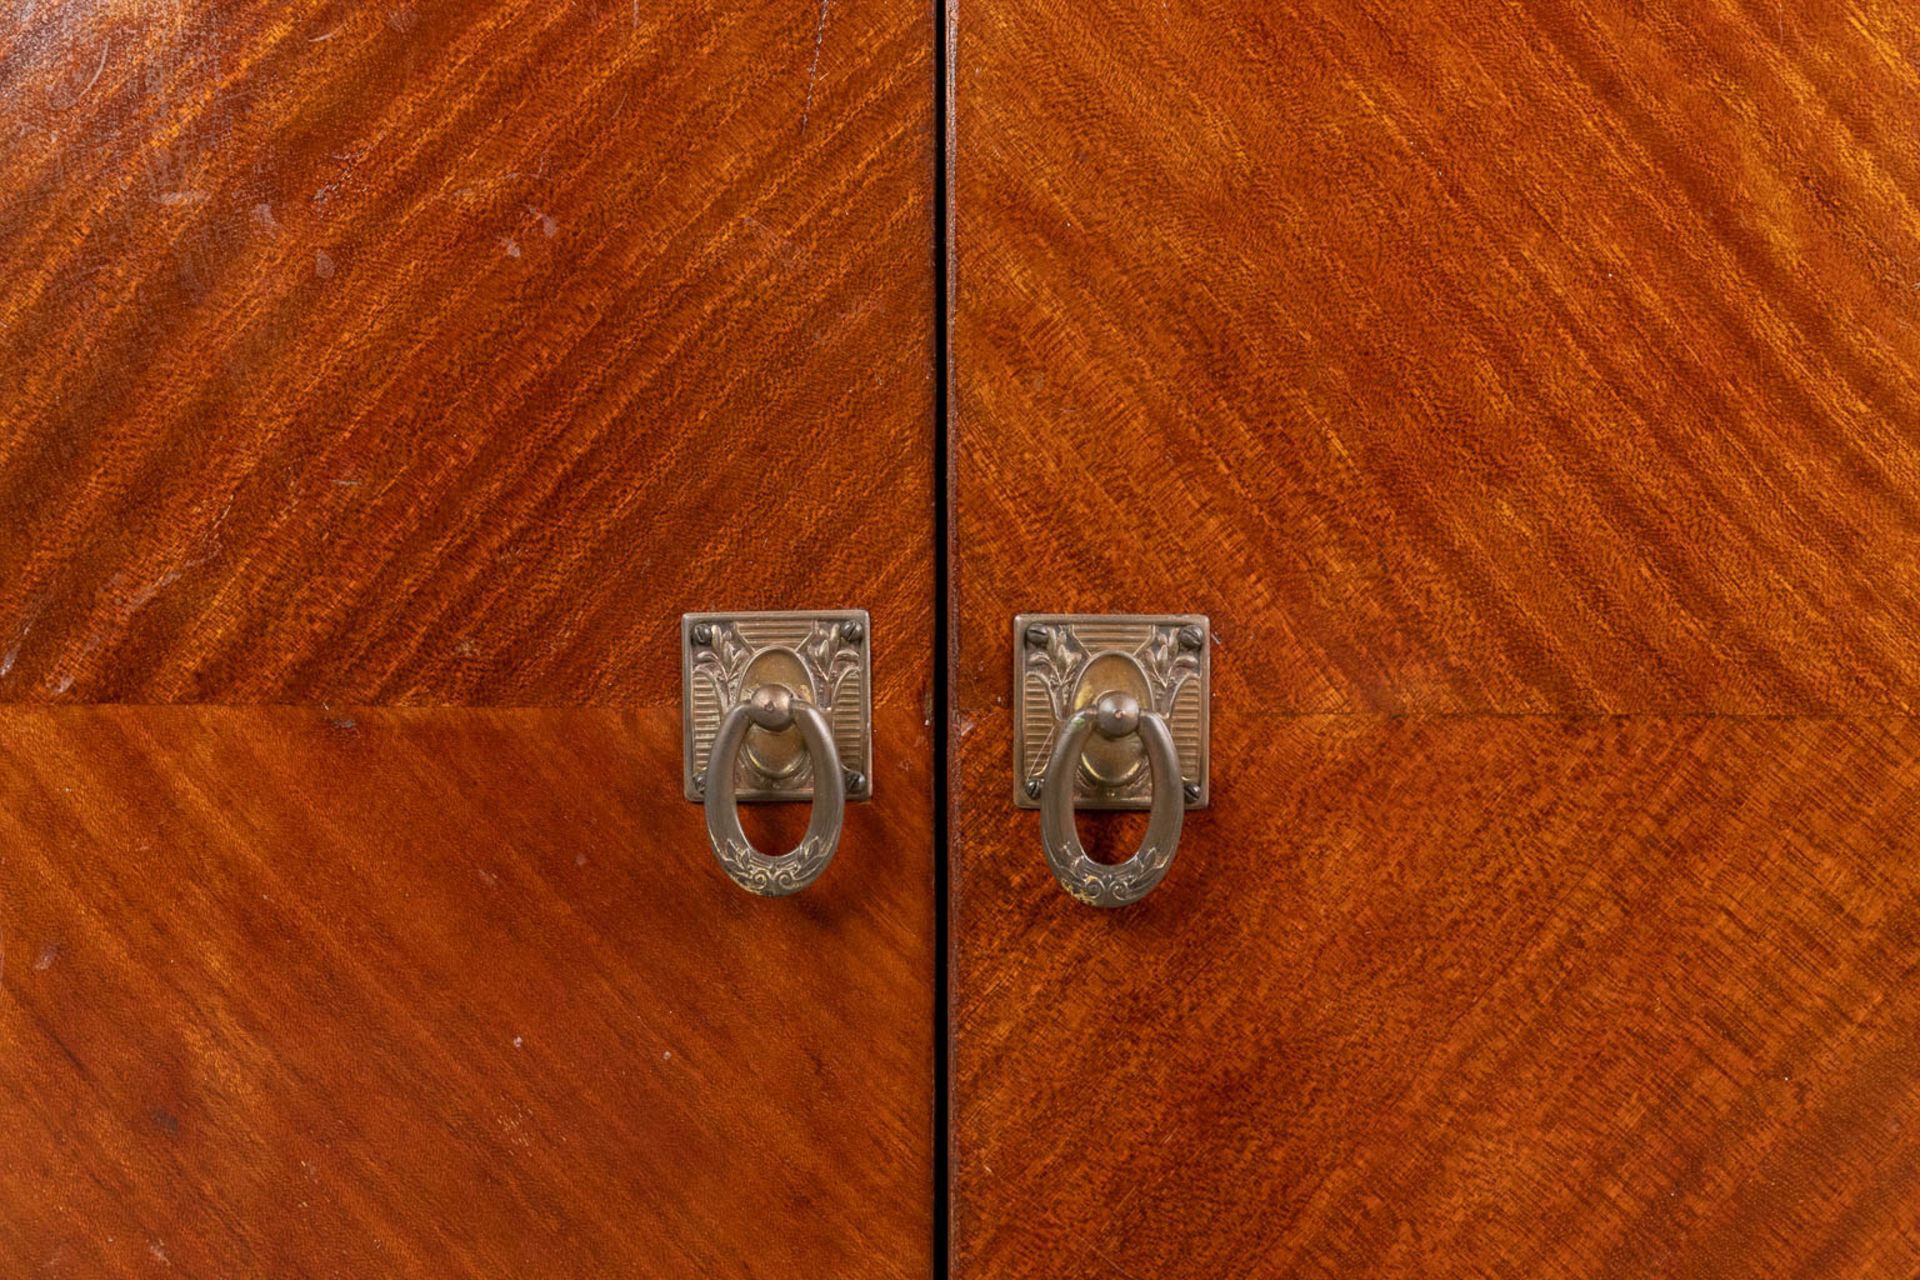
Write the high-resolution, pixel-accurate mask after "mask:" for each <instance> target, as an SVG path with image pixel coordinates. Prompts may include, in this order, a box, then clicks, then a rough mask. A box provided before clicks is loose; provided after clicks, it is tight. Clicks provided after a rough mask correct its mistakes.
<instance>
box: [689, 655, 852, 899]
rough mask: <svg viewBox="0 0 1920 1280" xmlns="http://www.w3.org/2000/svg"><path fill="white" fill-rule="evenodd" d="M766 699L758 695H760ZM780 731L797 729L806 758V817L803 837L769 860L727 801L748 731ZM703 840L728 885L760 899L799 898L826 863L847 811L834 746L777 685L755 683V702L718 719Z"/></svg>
mask: <svg viewBox="0 0 1920 1280" xmlns="http://www.w3.org/2000/svg"><path fill="white" fill-rule="evenodd" d="M763 695H765V696H763ZM756 724H757V725H759V726H761V727H762V728H765V729H773V730H776V731H777V730H780V729H784V728H786V727H787V726H788V725H789V724H797V725H799V726H800V737H801V739H802V740H803V741H804V742H805V743H806V744H807V754H808V755H809V756H811V757H812V758H813V817H812V818H811V820H809V821H808V823H807V833H806V835H804V836H802V837H801V839H800V844H799V846H798V847H797V848H795V849H794V851H793V852H792V853H787V854H782V855H781V856H779V857H777V858H770V857H768V856H767V855H766V854H764V853H761V852H760V851H759V850H758V849H756V848H754V847H753V842H752V841H750V840H748V839H747V833H746V831H745V830H744V829H743V828H742V827H741V825H740V806H739V805H738V804H737V803H735V801H734V771H735V768H736V766H737V765H738V763H739V759H740V747H741V744H742V743H744V742H745V741H746V739H747V730H748V728H749V727H751V726H752V725H756ZM706 809H707V841H708V843H709V844H711V845H712V846H713V857H714V860H715V861H716V862H718V863H719V864H720V869H721V870H722V871H725V872H726V873H727V875H728V877H729V878H731V879H732V880H733V882H734V883H735V884H737V885H739V886H740V887H741V888H742V889H745V890H746V891H747V892H748V893H757V894H759V895H760V896H761V897H763V898H784V897H786V896H787V895H788V894H790V893H798V892H800V891H801V890H802V889H804V888H806V887H807V886H808V885H810V884H812V883H813V882H814V881H815V880H818V879H819V878H820V873H821V872H822V871H825V870H826V869H827V864H828V863H829V862H832V861H833V853H834V850H835V849H837V848H839V847H840V825H841V822H842V821H843V819H844V818H845V817H846V811H847V783H846V777H845V775H844V774H843V773H842V772H841V770H840V754H839V752H837V751H835V750H834V748H833V730H832V727H831V726H830V725H828V723H827V718H826V717H825V716H824V715H822V714H820V712H819V710H818V709H817V708H815V707H814V706H813V704H811V703H809V702H803V701H802V700H800V699H799V698H796V697H794V696H793V693H792V691H791V690H789V689H787V688H786V687H785V686H782V685H762V686H761V687H760V688H759V689H757V690H755V691H754V697H753V698H752V699H751V700H750V701H747V702H742V703H739V704H738V705H736V706H735V707H734V708H733V709H732V710H731V711H729V712H727V714H726V717H725V718H724V719H722V720H721V721H720V729H719V732H718V733H716V734H715V735H714V739H713V751H712V753H711V754H710V755H709V756H708V758H707V798H706Z"/></svg>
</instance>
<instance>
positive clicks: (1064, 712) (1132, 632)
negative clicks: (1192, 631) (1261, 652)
mask: <svg viewBox="0 0 1920 1280" xmlns="http://www.w3.org/2000/svg"><path fill="white" fill-rule="evenodd" d="M1040 626H1041V627H1042V628H1043V629H1044V630H1045V633H1046V634H1045V637H1044V642H1043V643H1039V644H1036V643H1034V640H1035V639H1040V638H1041V637H1039V636H1038V635H1037V634H1035V635H1033V636H1023V637H1022V644H1021V655H1022V656H1021V666H1022V674H1021V680H1022V685H1021V694H1022V696H1023V698H1026V699H1033V698H1035V697H1036V696H1041V697H1044V698H1045V700H1046V709H1047V711H1048V712H1050V713H1051V714H1050V720H1051V723H1050V725H1046V726H1044V727H1043V726H1040V725H1034V724H1032V722H1031V720H1030V719H1029V717H1030V716H1031V715H1032V714H1033V712H1032V711H1023V713H1022V715H1021V720H1022V721H1023V722H1024V723H1022V724H1020V725H1018V726H1017V728H1018V730H1019V732H1020V733H1021V737H1020V738H1019V739H1018V740H1017V742H1016V750H1017V751H1019V752H1020V753H1021V759H1020V760H1019V767H1020V768H1021V770H1022V773H1023V776H1024V777H1025V778H1027V779H1030V780H1032V782H1033V783H1034V784H1035V787H1036V788H1037V786H1038V783H1039V780H1040V778H1041V774H1042V773H1043V772H1044V770H1045V768H1046V763H1047V756H1048V754H1049V753H1050V752H1051V751H1052V749H1053V743H1054V740H1055V737H1056V735H1057V734H1058V733H1059V726H1060V725H1062V724H1064V723H1065V722H1066V719H1067V717H1068V716H1070V715H1071V714H1072V713H1073V696H1074V691H1075V690H1076V689H1077V688H1078V687H1079V684H1080V678H1081V676H1082V674H1083V673H1084V672H1085V671H1086V669H1087V665H1088V664H1089V663H1091V662H1092V661H1093V660H1094V659H1096V658H1099V657H1100V656H1102V655H1103V654H1110V653H1119V654H1124V655H1125V656H1127V657H1129V658H1131V659H1133V661H1134V662H1135V664H1137V665H1138V667H1139V668H1140V671H1141V674H1142V675H1144V676H1145V678H1146V683H1147V693H1148V696H1147V697H1146V698H1144V699H1142V702H1143V704H1144V705H1145V707H1146V709H1147V710H1149V711H1153V712H1156V713H1158V714H1159V715H1160V716H1162V717H1164V718H1165V719H1166V720H1167V721H1168V722H1169V723H1171V724H1173V725H1174V728H1175V738H1176V740H1177V741H1178V742H1179V743H1180V745H1181V753H1182V756H1183V757H1184V758H1185V759H1186V760H1187V761H1188V762H1189V763H1194V764H1196V765H1197V764H1198V763H1199V757H1200V754H1201V744H1200V743H1199V741H1198V740H1197V735H1198V734H1199V733H1200V732H1202V731H1203V730H1202V726H1201V724H1200V721H1199V717H1198V715H1197V714H1196V713H1195V709H1194V707H1193V706H1192V705H1191V698H1192V697H1193V696H1194V695H1193V694H1191V693H1188V694H1187V696H1188V698H1189V705H1188V706H1187V707H1186V708H1185V710H1186V711H1187V713H1188V714H1187V715H1186V716H1185V717H1182V716H1180V715H1178V714H1176V713H1177V712H1178V711H1179V710H1180V709H1181V696H1182V694H1183V692H1186V691H1187V687H1188V685H1189V684H1196V683H1197V682H1198V681H1199V679H1200V676H1201V671H1202V669H1203V668H1202V663H1203V661H1204V659H1203V656H1202V654H1201V652H1200V651H1199V650H1197V649H1190V648H1187V647H1186V646H1184V645H1182V644H1181V641H1180V632H1181V630H1182V626H1183V624H1182V623H1180V622H1177V621H1174V622H1165V623H1160V622H1149V621H1145V620H1126V621H1109V620H1104V619H1091V620H1087V621H1084V622H1069V621H1059V620H1055V621H1050V622H1046V623H1043V624H1040ZM1035 709H1036V710H1037V709H1038V708H1037V707H1036V708H1035ZM1075 788H1076V791H1077V793H1078V794H1079V796H1080V799H1081V801H1082V802H1083V803H1098V802H1102V801H1104V802H1106V803H1107V804H1108V805H1113V804H1115V803H1116V802H1130V803H1131V804H1132V806H1134V807H1144V806H1145V805H1146V803H1147V802H1148V800H1149V798H1150V794H1151V793H1150V785H1149V782H1148V779H1147V777H1146V775H1145V774H1144V773H1142V774H1141V775H1140V776H1138V777H1136V778H1134V779H1133V780H1131V781H1130V782H1127V783H1125V784H1118V785H1115V786H1113V787H1109V788H1105V789H1102V790H1098V791H1096V790H1094V789H1093V788H1092V786H1091V785H1090V784H1088V783H1087V782H1086V781H1085V780H1084V779H1082V780H1080V781H1077V782H1076V784H1075ZM1030 794H1031V793H1030Z"/></svg>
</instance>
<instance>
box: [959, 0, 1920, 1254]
mask: <svg viewBox="0 0 1920 1280" xmlns="http://www.w3.org/2000/svg"><path fill="white" fill-rule="evenodd" d="M953 8H954V12H955V13H956V15H957V27H958V35H957V46H956V55H955V76H954V84H953V101H954V122H955V135H954V136H955V156H954V162H955V179H954V188H953V209H954V216H955V227H954V239H953V250H954V254H955V258H954V274H955V279H956V281H957V293H956V294H955V300H954V311H953V316H952V341H953V348H952V364H953V369H954V397H955V398H954V470H955V487H956V490H957V500H956V506H955V515H954V538H955V542H956V544H957V545H958V547H959V548H960V552H959V557H958V560H957V565H956V569H955V574H956V580H957V596H958V601H959V604H958V614H957V617H958V621H957V624H956V628H957V647H958V655H959V657H958V662H959V666H958V671H957V675H956V703H955V715H954V729H955V733H954V740H953V741H954V750H955V751H956V752H957V756H958V759H957V778H958V780H957V782H956V788H955V789H956V796H957V797H958V798H957V802H956V806H955V809H956V813H957V818H956V827H955V834H954V849H953V855H952V859H953V868H954V881H953V924H952V928H953V936H954V940H955V948H954V961H953V963H954V970H953V1002H952V1034H953V1037H954V1040H953V1044H954V1064H955V1077H954V1098H955V1118H954V1125H955V1130H954V1140H953V1162H954V1163H953V1169H954V1198H953V1225H954V1250H955V1275H956V1276H958V1277H961V1278H962V1280H986V1278H988V1277H993V1278H994V1280H1000V1278H1002V1277H1027V1276H1032V1277H1046V1278H1047V1280H1079V1278H1081V1277H1086V1278H1088V1280H1094V1278H1099V1280H1115V1278H1121V1277H1132V1278H1134V1280H1148V1278H1151V1280H1185V1278H1187V1277H1192V1278H1193V1280H1215V1278H1216V1277H1221V1276H1288V1277H1293V1276H1300V1277H1309V1276H1310V1277H1327V1278H1329V1280H1332V1278H1335V1277H1338V1278H1341V1280H1345V1278H1347V1277H1369V1278H1372V1277H1401V1276H1406V1277H1428V1276H1447V1277H1488V1278H1489V1280H1491V1278H1493V1277H1502V1278H1504V1277H1515V1276H1524V1277H1528V1278H1529V1280H1576V1278H1580V1280H1585V1278H1589V1277H1614V1276H1618V1277H1636V1278H1637V1277H1663V1278H1664V1277H1688V1278H1690V1280H1718V1278H1722V1277H1724V1278H1726V1280H1734V1278H1738V1280H1775V1278H1776V1277H1785V1276H1794V1277H1806V1278H1808V1280H1813V1278H1816V1277H1817V1278H1819V1280H1910V1278H1911V1277H1912V1276H1914V1275H1915V1274H1920V1228H1916V1225H1915V1224H1916V1223H1920V1137H1917V1136H1916V1134H1920V1129H1917V1128H1916V1125H1917V1124H1920V1112H1917V1111H1916V1103H1915V1099H1916V1098H1917V1097H1920V1050H1916V1045H1920V1001H1917V1000H1916V997H1915V995H1914V993H1913V988H1914V978H1915V976H1916V964H1917V963H1920V907H1917V906H1916V904H1920V878H1917V876H1916V872H1915V863H1914V859H1913V857H1912V856H1911V847H1912V831H1913V827H1914V821H1915V818H1916V812H1915V800H1914V793H1915V790H1916V783H1917V782H1920V731H1916V729H1915V728H1914V725H1915V723H1916V722H1915V721H1913V720H1910V719H1908V718H1907V717H1908V716H1910V715H1911V714H1912V713H1913V711H1914V710H1915V709H1916V707H1917V706H1920V578H1916V577H1915V575H1914V574H1913V573H1912V571H1911V568H1910V566H1911V565H1912V563H1913V562H1914V560H1915V554H1916V551H1917V550H1920V435H1916V433H1915V431H1914V426H1915V424H1916V423H1920V328H1917V327H1916V325H1915V317H1916V309H1920V217H1916V212H1915V211H1916V208H1920V151H1916V150H1915V148H1914V147H1913V146H1912V143H1911V135H1912V132H1913V125H1914V122H1915V121H1916V120H1917V119H1920V23H1916V22H1915V21H1914V19H1913V12H1912V8H1911V6H1910V5H1904V4H1894V3H1885V2H1879V0H1864V2H1853V0H1836V2H1834V3H1807V4H1773V3H1763V2H1760V0H1686V2H1684V3H1673V4H1644V3H1627V2H1624V0H1623V2H1620V3H1573V4H1558V5H1518V4H1507V5H1475V4H1467V3H1457V2H1453V0H1413V2H1411V3H1395V4H1380V3H1366V2H1361V3H1345V2H1343V3H1333V2H1331V0H1271V2H1267V0H1261V2H1258V3H1256V2H1255V0H1166V2H1165V3H1154V4H1145V5H1141V4H1124V3H1111V2H1109V0H1092V2H1091V3H1079V4H1070V3H1065V2H1064V0H1034V2H1032V3H1026V4H1011V5H1010V4H984V3H972V2H970V0H958V3H957V4H956V5H955V6H953ZM1025 610H1061V611H1067V610H1077V611H1091V612H1134V611H1163V612H1183V611H1196V612H1205V613H1208V614H1210V615H1211V617H1212V621H1213V627H1214V635H1215V642H1216V649H1215V651H1214V654H1213V673H1214V680H1215V690H1214V700H1213V706H1214V713H1215V717H1216V718H1215V728H1214V736H1213V748H1214V751H1213V761H1214V773H1213V779H1212V786H1213V808H1212V809H1211V810H1210V811H1208V812H1205V813H1200V814H1195V815H1192V816H1191V817H1190V819H1189V821H1188V823H1187V826H1186V830H1185V834H1184V835H1183V838H1182V842H1181V852H1180V855H1179V859H1178V861H1177V862H1176V864H1175V865H1174V867H1173V869H1172V872H1171V873H1170V874H1169V876H1168V878H1167V880H1166V881H1165V883H1164V884H1163V885H1162V886H1161V887H1160V888H1159V889H1158V890H1156V891H1155V893H1154V894H1153V896H1151V897H1150V898H1148V899H1147V900H1146V901H1145V902H1143V903H1142V904H1140V905H1138V906H1136V907H1132V908H1128V909H1126V910H1124V911H1122V912H1118V913H1098V912H1093V911H1090V910H1087V909H1084V908H1081V907H1080V906H1078V905H1077V904H1075V903H1074V902H1072V901H1070V900H1069V899H1068V898H1067V897H1066V896H1065V895H1064V894H1062V893H1061V892H1060V891H1059V889H1058V888H1057V886H1055V884H1054V883H1053V882H1052V879H1051V877H1050V876H1049V874H1048V873H1047V870H1046V867H1045V864H1044V862H1043V860H1042V854H1041V849H1040V846H1039V838H1038V833H1037V823H1036V822H1035V821H1034V819H1033V816H1032V815H1030V814H1020V813H1016V812H1015V811H1014V810H1013V809H1012V808H1011V806H1009V805H1008V803H1007V800H1006V791H1007V781H1008V769H1009V755H1010V749H1011V744H1010V732H1009V725H1008V713H1007V709H1006V700H1007V691H1008V689H1009V687H1010V683H1011V679H1012V672H1011V670H1010V667H1009V657H1008V641H1009V621H1010V619H1011V618H1012V616H1013V615H1014V614H1015V613H1017V612H1021V611H1025ZM1616 716H1617V717H1619V718H1614V717H1616ZM1883 717H1884V718H1883ZM1082 827H1083V829H1084V830H1085V831H1086V832H1087V833H1088V835H1089V837H1090V838H1097V839H1098V841H1099V843H1101V844H1102V845H1103V846H1105V847H1106V848H1107V849H1109V851H1110V852H1111V853H1112V854H1114V855H1116V856H1123V855H1124V854H1125V853H1126V852H1127V851H1128V847H1129V841H1130V839H1134V838H1137V837H1138V834H1139V830H1140V823H1139V820H1138V819H1137V818H1135V819H1133V820H1131V821H1130V822H1129V821H1119V820H1116V819H1114V818H1113V817H1112V816H1111V815H1101V816H1099V817H1098V818H1093V817H1089V818H1085V819H1083V820H1082Z"/></svg>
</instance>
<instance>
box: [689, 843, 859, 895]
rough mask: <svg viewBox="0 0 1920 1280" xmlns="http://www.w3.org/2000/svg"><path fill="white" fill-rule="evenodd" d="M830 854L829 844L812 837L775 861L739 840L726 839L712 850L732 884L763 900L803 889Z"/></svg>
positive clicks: (829, 858)
mask: <svg viewBox="0 0 1920 1280" xmlns="http://www.w3.org/2000/svg"><path fill="white" fill-rule="evenodd" d="M833 854H834V846H833V844H832V843H831V842H829V841H827V840H823V839H820V838H819V837H815V836H809V837H808V838H807V839H805V840H802V841H801V842H800V847H799V848H797V849H795V850H794V851H793V852H792V853H789V854H783V855H782V856H780V857H778V858H769V857H768V856H767V855H766V854H764V853H760V852H759V851H757V850H756V849H754V848H753V846H751V845H749V844H747V843H746V842H744V841H740V840H729V841H727V842H726V843H725V844H724V845H716V846H715V848H714V857H715V858H717V859H719V862H720V866H721V867H722V868H723V869H724V870H725V871H726V873H727V875H728V876H730V877H732V879H733V882H734V883H735V884H737V885H739V886H740V887H741V888H742V889H745V890H746V891H747V892H749V893H757V894H759V895H760V896H761V897H763V898H784V897H786V896H787V895H788V894H790V893H798V892H799V891H800V890H802V889H804V888H806V887H807V886H808V885H810V884H812V883H813V882H814V881H815V880H816V879H818V878H819V875H820V873H821V872H822V871H824V870H826V867H827V863H828V862H830V861H831V860H832V859H833Z"/></svg>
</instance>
